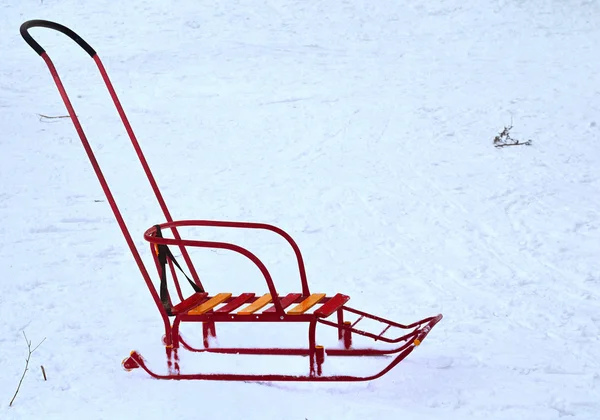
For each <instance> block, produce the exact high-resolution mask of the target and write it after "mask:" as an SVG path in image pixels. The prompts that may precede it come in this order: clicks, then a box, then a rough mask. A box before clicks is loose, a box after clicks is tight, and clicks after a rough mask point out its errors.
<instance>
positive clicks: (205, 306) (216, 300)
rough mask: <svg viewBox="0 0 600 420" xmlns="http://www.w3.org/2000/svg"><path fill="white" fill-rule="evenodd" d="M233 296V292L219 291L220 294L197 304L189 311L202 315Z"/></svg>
mask: <svg viewBox="0 0 600 420" xmlns="http://www.w3.org/2000/svg"><path fill="white" fill-rule="evenodd" d="M230 297H231V293H219V294H218V295H215V296H213V297H212V298H210V299H209V300H207V301H206V302H204V303H202V304H200V305H199V306H196V307H195V308H194V309H192V310H191V311H189V312H188V314H189V315H202V314H204V313H206V312H208V311H210V310H211V309H213V308H214V307H215V306H217V305H218V304H220V303H223V302H224V301H226V300H227V299H229V298H230Z"/></svg>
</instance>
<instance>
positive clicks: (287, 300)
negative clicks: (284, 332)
mask: <svg viewBox="0 0 600 420" xmlns="http://www.w3.org/2000/svg"><path fill="white" fill-rule="evenodd" d="M300 296H302V293H290V294H287V295H285V296H284V297H282V298H281V299H280V300H279V304H280V305H281V309H285V308H287V307H288V306H290V305H291V304H292V303H294V302H295V301H296V300H297V299H298V298H299V297H300ZM275 311H276V309H275V306H271V307H270V308H269V309H267V310H266V311H263V314H272V313H275Z"/></svg>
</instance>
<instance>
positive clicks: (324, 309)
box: [315, 293, 350, 318]
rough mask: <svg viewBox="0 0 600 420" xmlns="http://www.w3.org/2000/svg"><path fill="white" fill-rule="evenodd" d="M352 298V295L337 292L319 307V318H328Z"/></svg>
mask: <svg viewBox="0 0 600 420" xmlns="http://www.w3.org/2000/svg"><path fill="white" fill-rule="evenodd" d="M349 300H350V296H346V295H343V294H341V293H338V294H336V295H335V296H334V297H332V298H331V299H329V300H328V301H327V302H326V303H324V304H323V306H321V307H320V308H319V309H317V310H316V311H315V315H316V316H318V317H319V318H327V317H328V316H329V315H331V314H332V313H334V312H335V311H337V310H338V309H340V308H341V307H342V306H344V304H345V303H346V302H348V301H349Z"/></svg>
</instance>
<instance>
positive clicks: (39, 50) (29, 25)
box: [21, 19, 96, 58]
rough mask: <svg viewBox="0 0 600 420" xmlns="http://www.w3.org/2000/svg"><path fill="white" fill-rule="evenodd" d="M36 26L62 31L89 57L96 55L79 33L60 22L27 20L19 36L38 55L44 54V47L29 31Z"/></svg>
mask: <svg viewBox="0 0 600 420" xmlns="http://www.w3.org/2000/svg"><path fill="white" fill-rule="evenodd" d="M36 27H40V28H48V29H54V30H55V31H58V32H62V33H63V34H65V35H66V36H68V37H69V38H71V39H72V40H73V41H75V42H76V43H77V44H78V45H79V46H80V47H81V48H83V49H84V50H85V52H86V53H88V54H89V55H90V57H92V58H94V56H95V55H96V51H95V50H94V49H93V48H92V47H91V46H90V44H88V43H87V42H85V41H84V40H83V38H81V37H80V36H79V35H77V34H76V33H75V32H74V31H72V30H71V29H69V28H67V27H66V26H64V25H61V24H60V23H55V22H50V21H49V20H41V19H36V20H28V21H27V22H25V23H23V24H22V25H21V36H22V37H23V39H24V40H25V42H27V43H28V44H29V46H30V47H31V48H33V49H34V50H35V52H36V53H38V54H39V55H42V54H44V53H45V52H46V50H44V48H43V47H42V46H41V45H40V44H39V43H38V42H37V41H36V40H35V39H33V37H32V36H31V34H30V33H29V29H30V28H36Z"/></svg>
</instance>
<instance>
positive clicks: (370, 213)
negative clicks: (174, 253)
mask: <svg viewBox="0 0 600 420" xmlns="http://www.w3.org/2000/svg"><path fill="white" fill-rule="evenodd" d="M38 18H39V19H48V20H54V21H57V22H60V23H63V24H65V25H67V26H68V27H70V28H72V29H73V30H75V31H76V32H78V33H80V35H82V36H83V38H84V39H86V40H87V41H88V42H89V43H90V44H91V45H92V46H93V47H94V48H96V50H97V51H98V53H99V56H100V57H101V58H102V59H103V62H104V64H105V67H106V68H107V71H108V73H109V75H110V76H111V78H112V80H113V83H114V85H115V88H116V90H117V93H118V94H119V96H120V98H121V101H122V103H123V105H124V107H125V110H126V112H127V113H128V116H129V119H130V122H131V124H132V126H133V128H134V130H135V132H136V134H137V137H138V139H139V140H140V143H141V145H142V148H143V149H144V152H145V153H146V156H147V158H148V161H149V163H150V166H151V167H152V169H153V171H154V175H155V177H156V179H157V180H158V183H159V185H160V187H161V189H162V192H163V195H164V196H165V198H166V200H167V203H168V204H169V206H170V209H171V211H172V213H173V214H174V217H175V218H176V219H187V218H200V219H222V220H249V221H261V222H266V223H272V224H276V225H278V226H280V227H282V228H284V229H285V230H287V231H288V232H290V233H291V234H292V236H293V237H294V238H295V239H296V240H297V241H298V243H299V245H300V247H301V249H302V250H303V253H304V257H305V261H306V264H307V270H308V276H309V281H310V285H311V290H312V291H313V292H320V291H323V292H327V293H329V294H330V293H336V292H342V293H345V294H348V295H350V296H352V299H351V301H350V305H351V306H353V307H356V308H359V309H365V310H367V311H370V312H373V313H375V314H378V315H381V316H384V317H389V318H391V319H397V320H399V321H400V322H407V323H408V322H412V321H414V320H416V319H420V318H422V317H425V316H430V315H435V314H437V313H443V314H444V319H443V321H442V322H441V323H440V324H439V325H437V326H436V327H435V328H434V329H433V331H432V332H431V334H430V335H429V336H428V338H427V340H426V341H425V342H424V343H423V345H422V346H420V347H419V348H418V349H416V350H415V351H414V352H413V353H412V354H411V355H410V356H409V357H408V358H407V359H406V360H405V361H404V362H403V363H401V364H400V365H399V366H398V367H397V368H395V369H394V370H392V371H391V372H390V373H389V374H387V375H385V376H384V377H382V378H381V379H378V380H376V381H373V382H370V383H357V384H293V383H292V384H289V383H259V384H257V383H226V382H224V383H219V382H183V381H182V382H172V381H155V380H152V379H150V378H149V377H147V376H146V375H144V374H143V373H142V372H139V371H134V372H130V373H126V372H124V371H123V370H122V368H121V366H120V362H121V360H122V358H123V357H125V356H127V355H128V354H129V351H130V350H132V349H137V350H139V351H140V352H141V353H142V354H143V355H144V356H145V357H146V359H147V360H148V361H149V363H150V364H151V365H152V366H153V367H154V368H156V369H157V370H159V371H163V372H164V371H165V370H166V366H164V350H163V348H162V347H161V340H160V338H161V335H162V334H163V331H162V330H161V329H162V323H161V320H160V317H159V316H158V314H157V311H156V308H155V307H154V306H153V302H152V300H151V298H150V296H149V294H148V292H147V291H146V290H145V286H144V284H143V281H142V279H141V278H140V275H139V273H138V272H137V271H136V270H137V268H136V266H135V263H134V262H133V260H132V258H131V256H130V255H129V253H128V250H127V248H126V244H125V241H123V238H122V237H121V234H120V232H119V230H118V227H117V224H116V222H114V219H113V216H112V214H111V212H110V208H109V206H108V205H107V202H106V199H105V197H104V196H103V194H102V191H101V190H100V188H99V187H98V182H97V180H96V179H95V178H94V174H93V171H92V169H91V168H90V165H89V163H88V162H87V160H86V157H85V153H84V152H83V149H82V148H81V146H80V144H79V139H78V137H77V134H76V132H75V130H73V127H72V126H71V124H70V121H69V120H68V119H53V120H45V119H42V118H40V117H39V115H38V114H43V115H50V116H59V115H64V114H66V111H65V109H64V105H63V104H62V102H61V100H60V97H59V95H58V93H57V91H56V88H55V86H54V84H53V82H52V79H51V77H50V75H49V74H48V71H47V69H46V67H45V65H44V63H43V61H42V60H41V59H40V58H39V57H38V56H37V55H36V54H35V53H34V52H33V51H32V50H31V49H30V48H29V47H28V46H27V45H26V44H25V42H23V40H22V39H21V37H20V35H19V26H20V24H21V23H22V22H24V21H25V20H29V19H38ZM599 19H600V6H599V5H597V4H596V3H594V2H572V1H561V2H559V1H554V0H550V1H540V0H534V1H530V2H522V1H517V0H508V1H493V2H486V3H485V4H484V3H481V2H476V1H462V2H459V1H457V0H444V1H441V2H437V3H435V2H434V3H432V2H425V1H421V0H418V1H414V2H410V4H399V3H398V2H392V1H387V0H386V1H379V2H369V1H363V0H352V1H347V2H343V3H335V2H329V1H316V2H308V3H307V2H299V1H276V0H271V1H263V2H252V3H250V2H240V1H222V2H200V3H199V2H192V1H182V2H179V3H177V5H175V4H171V3H169V2H149V1H141V0H132V1H130V2H126V3H124V4H121V5H119V6H116V5H115V3H114V2H108V1H105V0H99V1H96V2H93V3H90V2H83V1H80V0H61V1H60V2H52V1H43V2H20V3H18V2H9V1H3V2H2V1H0V35H1V36H0V51H1V52H2V62H1V63H0V150H1V154H0V162H1V163H0V185H1V189H0V219H1V220H2V221H3V223H2V225H0V238H1V239H2V240H1V241H0V264H1V265H2V267H3V272H2V273H3V279H4V280H3V285H4V286H3V289H2V293H0V332H1V333H0V356H1V357H0V372H2V373H1V374H0V419H30V418H44V419H70V418H72V419H76V418H83V417H85V418H91V419H106V418H131V419H133V418H146V419H148V418H151V419H153V418H163V417H164V416H167V415H176V416H177V417H178V418H181V419H188V418H189V419H192V418H197V417H198V415H199V414H200V415H202V416H204V417H211V416H219V417H221V418H236V417H240V416H244V418H248V419H258V418H261V419H309V420H314V419H336V418H345V419H370V418H382V419H396V418H408V417H418V418H420V419H440V418H444V419H449V420H452V419H461V420H462V419H465V418H469V419H484V418H485V419H486V420H495V419H540V420H542V419H543V420H546V419H553V418H563V417H564V418H575V419H598V418H600V362H599V356H600V343H599V339H598V337H599V332H600V315H598V308H599V297H600V274H599V273H600V270H599V269H600V264H599V263H598V254H599V253H600V234H599V232H600V230H599V215H600V204H599V203H598V199H597V198H598V197H599V193H600V169H599V168H600V166H599V165H598V163H597V161H598V157H600V146H599V142H598V139H599V137H600V125H599V124H600V117H599V116H598V115H599V114H598V113H599V111H600V72H599V71H598V68H599V65H600V59H599V58H598V57H600V53H599V52H598V45H600V42H599V41H600V30H599V29H598V25H597V23H596V22H598V20H599ZM32 34H33V35H34V37H35V38H36V39H37V40H39V42H40V43H41V44H42V45H43V46H44V47H46V49H47V51H48V53H49V55H50V57H51V58H52V59H53V61H54V63H55V64H56V66H57V68H58V71H59V73H60V75H61V78H62V80H63V82H64V84H65V86H66V88H67V91H68V92H69V93H70V95H71V99H72V100H73V102H74V106H75V109H76V111H77V114H78V115H79V117H80V118H81V121H82V124H83V127H84V129H85V130H86V133H87V135H88V137H89V139H90V140H91V142H92V145H93V148H94V150H95V152H96V153H97V155H98V159H99V161H100V163H101V165H102V167H103V169H104V170H105V173H106V175H107V178H108V182H109V184H110V186H111V188H112V189H113V192H114V194H115V196H116V197H117V202H118V204H119V206H120V207H121V210H122V211H123V213H124V215H125V218H126V221H127V223H128V226H129V229H130V231H131V232H132V234H133V237H134V240H135V243H136V246H138V248H139V250H140V251H141V252H142V255H143V257H144V261H145V262H146V264H149V263H151V262H152V261H151V258H150V256H149V253H148V247H147V244H146V243H145V242H144V241H143V239H142V233H143V232H144V231H145V230H146V229H147V228H148V227H149V226H151V225H153V224H155V223H157V222H160V221H163V216H162V215H161V214H160V211H159V209H158V206H157V205H156V203H154V201H152V200H153V199H152V198H151V195H150V194H151V192H150V190H149V188H148V187H147V185H146V183H145V182H146V181H145V179H144V178H143V173H142V171H141V170H140V168H139V167H138V165H137V160H136V157H135V154H134V153H133V151H132V150H131V147H130V146H129V145H128V144H127V141H128V139H127V136H126V134H125V132H124V130H123V128H122V126H121V125H120V121H119V119H118V116H117V115H116V112H115V111H114V109H113V107H112V104H111V102H110V98H109V96H108V94H107V92H106V89H105V88H104V85H103V84H102V81H101V79H100V76H99V75H98V74H97V72H96V69H95V66H94V64H93V63H92V62H91V60H89V57H88V56H87V55H86V54H85V53H83V52H82V51H81V50H80V49H79V48H78V47H77V46H76V45H75V44H73V43H72V42H70V41H69V40H68V38H66V37H64V36H62V35H59V34H55V33H53V32H51V31H48V30H43V29H34V30H32ZM511 123H512V124H513V125H514V127H513V129H512V132H511V134H512V135H513V137H515V138H518V139H521V140H527V139H531V140H532V141H533V145H532V146H530V147H510V148H505V149H495V148H494V147H493V145H492V139H493V137H494V136H495V135H496V134H497V133H498V132H499V131H500V130H501V129H502V128H503V126H505V125H509V124H511ZM190 235H201V236H199V237H202V239H206V240H223V241H233V242H236V243H240V244H241V245H244V246H248V248H249V249H251V250H252V251H253V252H256V254H257V255H258V256H259V257H260V258H262V259H263V260H264V261H265V263H266V264H267V266H268V267H269V269H270V270H272V274H273V276H274V278H275V280H276V284H277V287H278V291H279V292H281V293H287V292H293V291H297V290H298V287H299V286H298V282H299V280H298V274H297V272H296V271H297V270H296V267H295V265H294V264H295V263H294V259H293V253H292V252H291V250H290V249H289V248H288V247H286V246H285V243H284V242H283V241H281V240H280V239H278V238H277V237H274V236H272V235H269V234H263V233H241V232H221V231H215V230H211V229H205V230H197V231H190ZM195 237H198V236H195ZM193 257H194V258H195V260H196V261H197V264H198V265H197V268H198V271H199V272H200V275H201V277H202V279H203V281H204V283H205V285H206V286H208V289H209V291H211V292H221V291H230V292H233V293H240V292H249V291H252V292H256V293H261V292H263V293H264V292H266V285H265V284H264V283H263V282H262V281H261V278H260V275H259V273H258V272H257V270H256V268H255V267H253V266H252V264H250V263H248V262H247V261H245V260H243V259H241V258H239V257H236V256H234V255H231V254H230V253H227V252H225V251H221V250H218V251H217V250H209V251H204V250H203V251H196V252H194V254H193ZM148 267H152V266H151V265H148ZM262 327H263V328H261V327H260V326H259V327H257V326H250V327H248V328H247V329H245V326H240V325H227V326H223V327H221V326H218V328H219V331H218V333H219V340H218V344H219V345H237V344H241V343H242V342H244V343H246V344H248V345H265V344H268V343H271V344H279V345H282V344H283V345H289V346H295V345H301V344H303V343H304V339H305V331H304V330H302V329H298V328H295V327H290V328H287V329H286V328H281V326H274V327H273V328H272V329H271V328H266V327H264V326H262ZM23 331H25V332H26V333H27V336H28V338H29V339H31V340H32V341H33V343H34V345H35V344H36V343H38V342H40V341H41V340H42V339H43V338H44V337H46V341H45V342H44V343H43V344H42V345H41V346H40V348H39V349H38V350H37V351H36V352H35V353H34V355H33V356H32V363H31V366H30V371H29V372H28V373H27V376H26V378H25V381H24V383H23V386H22V388H21V390H20V391H19V395H18V396H17V399H16V400H15V405H14V406H13V407H8V402H9V401H10V399H11V398H12V395H13V393H14V391H15V388H16V385H17V383H18V379H19V378H20V375H21V373H22V369H23V365H24V361H23V359H24V357H25V356H26V350H27V348H26V345H25V342H24V339H23V336H22V332H23ZM182 334H183V335H184V336H185V337H186V338H189V340H190V341H193V342H198V340H200V339H201V335H200V333H199V331H198V330H194V329H192V328H191V326H184V327H183V330H182ZM319 339H320V340H321V339H322V340H323V342H324V343H325V344H334V345H335V337H333V339H332V337H331V336H325V335H323V336H322V337H321V335H319ZM181 357H182V365H183V366H184V368H186V367H187V368H188V369H189V370H190V371H193V370H197V371H203V372H219V371H225V372H239V371H248V372H254V371H257V372H259V371H262V372H269V373H275V372H286V371H290V372H294V373H304V372H305V369H306V361H305V360H304V359H302V358H300V359H295V358H291V360H288V359H283V358H277V357H275V358H267V357H260V358H259V357H250V356H249V357H225V356H221V355H190V354H185V353H184V354H182V355H181ZM339 359H343V360H336V359H335V358H331V357H330V358H328V359H327V361H326V362H325V365H324V369H326V371H327V372H329V373H356V374H368V373H372V372H375V371H377V370H378V369H381V367H382V366H383V365H384V364H385V363H386V359H375V360H365V359H364V358H363V359H358V360H356V359H352V358H339ZM42 364H43V365H44V367H45V369H46V371H47V373H48V381H44V380H43V378H42V376H41V372H40V370H39V366H40V365H42Z"/></svg>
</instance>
